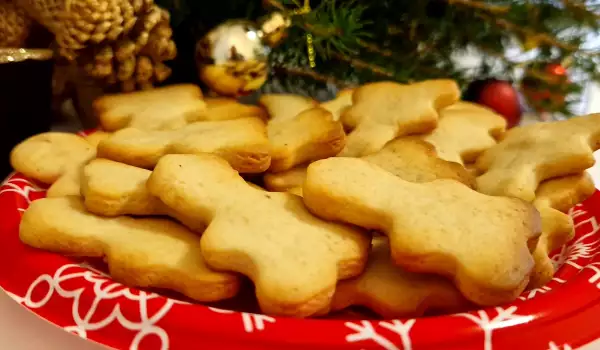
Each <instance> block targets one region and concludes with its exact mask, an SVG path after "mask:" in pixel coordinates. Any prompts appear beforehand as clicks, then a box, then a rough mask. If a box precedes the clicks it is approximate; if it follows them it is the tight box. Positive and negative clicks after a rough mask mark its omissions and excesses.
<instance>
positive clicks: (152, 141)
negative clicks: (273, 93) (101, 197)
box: [98, 118, 271, 173]
mask: <svg viewBox="0 0 600 350" xmlns="http://www.w3.org/2000/svg"><path fill="white" fill-rule="evenodd" d="M269 148H270V146H269V140H268V139H267V132H266V128H265V124H264V122H263V121H261V120H260V119H258V118H242V119H235V120H225V121H213V122H196V123H193V124H190V125H186V126H184V127H182V128H180V129H177V130H169V131H155V130H154V131H147V130H139V129H123V130H119V131H117V132H116V133H114V134H113V135H112V136H111V137H109V138H108V139H106V140H104V141H102V142H100V145H99V146H98V157H100V158H108V159H112V160H115V161H118V162H121V163H125V164H129V165H133V166H137V167H140V168H147V169H152V168H153V167H154V166H155V165H156V163H157V162H158V160H159V159H160V158H161V157H162V156H164V155H166V154H173V153H175V154H200V153H214V154H217V155H219V156H221V157H223V158H225V159H226V160H227V161H228V162H229V163H230V164H231V166H233V167H234V168H235V169H236V170H237V171H239V172H242V173H260V172H263V171H265V170H267V168H268V167H269V165H270V162H271V157H270V156H269Z"/></svg>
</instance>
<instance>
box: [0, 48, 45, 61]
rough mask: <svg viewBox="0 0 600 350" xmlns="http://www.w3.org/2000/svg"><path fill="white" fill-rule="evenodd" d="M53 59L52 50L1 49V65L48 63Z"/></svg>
mask: <svg viewBox="0 0 600 350" xmlns="http://www.w3.org/2000/svg"><path fill="white" fill-rule="evenodd" d="M49 59H52V50H46V49H23V48H20V49H14V48H0V63H12V62H21V61H26V60H36V61H46V60H49Z"/></svg>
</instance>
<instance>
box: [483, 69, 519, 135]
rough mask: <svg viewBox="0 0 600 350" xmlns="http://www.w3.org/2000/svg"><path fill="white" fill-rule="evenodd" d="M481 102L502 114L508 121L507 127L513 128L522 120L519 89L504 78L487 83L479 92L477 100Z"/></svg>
mask: <svg viewBox="0 0 600 350" xmlns="http://www.w3.org/2000/svg"><path fill="white" fill-rule="evenodd" d="M476 102H477V103H479V104H482V105H484V106H487V107H489V108H491V109H493V110H494V111H495V112H496V113H498V114H500V115H502V116H503V117H504V118H505V119H506V121H507V127H509V128H511V127H513V126H515V125H517V124H519V122H520V121H521V115H522V114H523V112H522V110H521V104H520V102H519V95H518V94H517V90H516V89H515V88H514V87H513V86H512V84H511V83H509V82H507V81H503V80H492V81H490V82H489V83H487V84H485V85H484V86H483V87H482V88H481V91H480V92H479V97H478V99H477V101H476Z"/></svg>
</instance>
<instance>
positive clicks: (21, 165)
mask: <svg viewBox="0 0 600 350" xmlns="http://www.w3.org/2000/svg"><path fill="white" fill-rule="evenodd" d="M95 156H96V150H95V148H94V147H93V146H92V145H90V144H89V143H88V142H87V141H85V139H84V138H82V137H80V136H77V135H75V134H70V133H62V132H46V133H43V134H38V135H35V136H32V137H30V138H28V139H26V140H25V141H23V142H21V143H20V144H18V145H17V146H15V148H13V150H12V151H11V153H10V164H11V165H12V167H13V168H14V169H15V170H16V171H18V172H20V173H22V174H23V175H25V176H27V177H28V178H30V179H34V180H37V181H40V182H43V183H45V184H52V183H53V182H55V181H56V180H58V178H59V177H61V176H62V175H63V174H65V173H66V172H67V171H69V170H70V169H74V168H77V167H80V166H81V165H82V164H83V163H85V162H87V161H89V160H90V159H92V158H94V157H95Z"/></svg>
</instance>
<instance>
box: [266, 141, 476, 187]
mask: <svg viewBox="0 0 600 350" xmlns="http://www.w3.org/2000/svg"><path fill="white" fill-rule="evenodd" d="M361 158H362V159H364V160H366V161H368V162H369V163H372V164H375V165H377V166H379V167H381V168H382V169H384V170H387V171H389V172H390V173H392V174H394V175H396V176H398V177H399V178H401V179H403V180H406V181H410V182H430V181H433V180H437V179H453V180H456V181H458V182H462V183H464V184H465V185H467V186H469V187H474V186H475V178H474V177H473V176H472V175H471V174H470V173H469V172H468V171H467V170H466V169H465V168H464V167H463V166H461V165H460V164H456V163H454V162H449V161H446V160H443V159H440V158H438V157H437V154H436V152H435V149H434V148H433V146H432V145H430V144H429V143H427V142H425V141H422V140H419V139H417V138H408V137H407V138H401V139H396V140H394V141H392V142H390V143H388V144H387V145H386V146H385V147H384V148H383V149H382V150H381V151H378V152H376V153H373V154H370V155H368V156H364V157H361ZM305 178H306V166H300V167H296V168H293V169H290V170H287V171H283V172H280V173H267V174H265V177H264V183H265V186H266V188H267V189H268V190H269V191H275V192H285V191H293V193H302V184H303V183H304V179H305Z"/></svg>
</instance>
